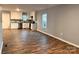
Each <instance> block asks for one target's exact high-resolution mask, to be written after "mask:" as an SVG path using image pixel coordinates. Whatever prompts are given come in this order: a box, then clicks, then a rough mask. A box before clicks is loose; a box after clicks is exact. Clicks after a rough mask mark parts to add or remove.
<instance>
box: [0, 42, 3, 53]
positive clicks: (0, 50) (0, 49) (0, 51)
mask: <svg viewBox="0 0 79 59" xmlns="http://www.w3.org/2000/svg"><path fill="white" fill-rule="evenodd" d="M2 48H3V42H2V44H1V48H0V54H1V53H2Z"/></svg>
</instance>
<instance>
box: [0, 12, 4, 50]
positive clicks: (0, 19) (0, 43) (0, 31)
mask: <svg viewBox="0 0 79 59" xmlns="http://www.w3.org/2000/svg"><path fill="white" fill-rule="evenodd" d="M2 41H3V40H2V18H1V11H0V49H2Z"/></svg>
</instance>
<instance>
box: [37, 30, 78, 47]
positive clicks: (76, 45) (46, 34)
mask: <svg viewBox="0 0 79 59" xmlns="http://www.w3.org/2000/svg"><path fill="white" fill-rule="evenodd" d="M37 31H39V32H41V33H44V34H46V35H49V36H51V37H54V38H56V39H58V40H61V41H63V42H66V43H68V44H70V45H73V46H75V47H77V48H79V45H77V44H74V43H72V42H69V41H67V40H64V39H61V38H59V37H56V36H54V35H51V34H49V33H46V32H43V31H41V30H38V29H37Z"/></svg>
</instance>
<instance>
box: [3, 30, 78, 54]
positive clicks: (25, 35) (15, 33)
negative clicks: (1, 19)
mask: <svg viewBox="0 0 79 59" xmlns="http://www.w3.org/2000/svg"><path fill="white" fill-rule="evenodd" d="M3 39H4V44H3V50H2V53H3V54H71V53H72V54H74V53H79V49H78V48H76V47H73V46H72V45H69V44H67V43H64V42H61V41H60V40H58V39H55V38H52V37H50V36H47V35H45V34H42V33H40V32H38V31H31V30H28V29H27V30H26V29H22V30H17V29H15V30H4V31H3ZM6 44H7V46H5V45H6Z"/></svg>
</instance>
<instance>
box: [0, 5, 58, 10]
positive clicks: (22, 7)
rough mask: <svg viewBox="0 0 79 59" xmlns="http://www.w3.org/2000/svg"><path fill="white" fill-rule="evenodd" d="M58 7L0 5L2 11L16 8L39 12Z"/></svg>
mask: <svg viewBox="0 0 79 59" xmlns="http://www.w3.org/2000/svg"><path fill="white" fill-rule="evenodd" d="M54 6H57V5H56V4H0V7H1V8H2V10H9V11H11V10H14V11H15V10H16V8H19V9H21V11H39V10H42V9H47V8H50V7H54Z"/></svg>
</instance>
